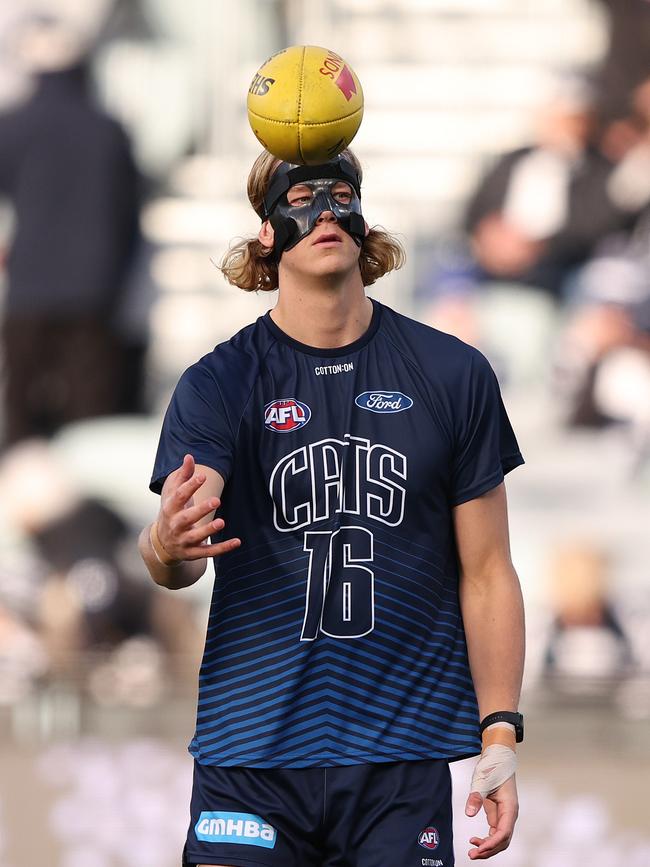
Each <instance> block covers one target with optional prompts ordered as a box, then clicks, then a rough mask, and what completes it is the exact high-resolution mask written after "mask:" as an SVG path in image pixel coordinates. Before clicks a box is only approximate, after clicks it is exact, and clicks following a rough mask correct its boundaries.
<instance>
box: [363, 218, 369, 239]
mask: <svg viewBox="0 0 650 867" xmlns="http://www.w3.org/2000/svg"><path fill="white" fill-rule="evenodd" d="M363 225H364V226H365V227H366V238H367V237H368V235H369V234H370V226H369V225H368V224H367V223H366V221H365V220H364V221H363Z"/></svg>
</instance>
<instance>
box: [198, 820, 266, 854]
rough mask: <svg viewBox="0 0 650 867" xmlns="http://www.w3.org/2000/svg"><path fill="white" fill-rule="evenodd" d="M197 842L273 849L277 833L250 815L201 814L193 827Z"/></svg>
mask: <svg viewBox="0 0 650 867" xmlns="http://www.w3.org/2000/svg"><path fill="white" fill-rule="evenodd" d="M194 833H195V834H196V839H197V840H203V841H204V842H205V843H242V844H243V845H245V846H263V847H264V848H265V849H273V847H274V846H275V840H276V837H277V831H276V830H275V828H274V827H273V825H269V824H268V822H265V821H264V819H261V818H260V817H259V816H254V815H253V814H252V813H221V812H217V813H205V812H204V813H201V815H200V816H199V821H198V822H197V823H196V825H195V826H194Z"/></svg>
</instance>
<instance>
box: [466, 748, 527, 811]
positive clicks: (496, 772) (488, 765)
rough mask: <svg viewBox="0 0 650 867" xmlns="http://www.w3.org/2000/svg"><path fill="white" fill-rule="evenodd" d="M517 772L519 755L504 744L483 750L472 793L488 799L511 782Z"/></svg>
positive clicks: (473, 777)
mask: <svg viewBox="0 0 650 867" xmlns="http://www.w3.org/2000/svg"><path fill="white" fill-rule="evenodd" d="M516 770H517V754H516V753H515V751H514V750H512V749H510V747H506V746H504V745H503V744H492V745H491V746H489V747H486V748H485V749H484V750H483V753H482V755H481V758H480V759H479V760H478V762H477V763H476V767H475V768H474V774H473V776H472V785H471V787H470V792H478V793H479V795H480V796H481V798H486V797H487V796H488V795H491V794H492V793H493V792H496V790H497V789H498V788H499V787H500V786H502V785H503V784H504V783H505V782H506V780H509V779H510V777H512V776H513V775H514V773H515V771H516Z"/></svg>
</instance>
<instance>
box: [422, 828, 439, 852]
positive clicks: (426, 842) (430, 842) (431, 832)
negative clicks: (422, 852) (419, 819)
mask: <svg viewBox="0 0 650 867" xmlns="http://www.w3.org/2000/svg"><path fill="white" fill-rule="evenodd" d="M418 843H419V844H420V846H424V848H425V849H437V848H438V845H439V843H440V835H439V834H438V832H437V830H436V829H435V828H432V827H429V828H425V829H424V831H420V836H419V837H418Z"/></svg>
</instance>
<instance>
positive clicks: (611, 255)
mask: <svg viewBox="0 0 650 867" xmlns="http://www.w3.org/2000/svg"><path fill="white" fill-rule="evenodd" d="M577 286H578V296H577V299H576V303H575V305H574V307H573V309H572V310H571V313H570V316H569V320H568V323H567V326H566V328H565V330H564V333H563V334H562V336H561V338H560V340H559V342H558V345H557V349H556V354H555V359H554V362H553V368H554V380H555V386H556V397H557V398H558V400H559V401H560V403H561V405H562V406H563V412H564V418H565V421H566V423H568V424H569V425H571V426H587V427H598V426H602V425H604V424H608V423H611V422H613V421H616V422H624V423H626V424H627V425H628V426H629V428H630V431H631V449H632V450H631V460H632V464H631V465H636V464H638V463H639V462H640V461H643V460H645V459H647V458H648V457H649V456H650V215H648V217H646V218H644V219H643V220H642V221H641V222H640V223H639V225H638V226H637V228H636V230H635V232H634V233H633V235H632V236H631V238H629V239H628V238H627V237H625V236H621V237H618V238H616V237H612V238H611V239H610V240H609V241H608V242H607V243H606V244H604V245H603V246H602V247H601V249H600V250H599V253H598V255H597V256H595V257H594V258H593V259H592V261H591V262H589V263H588V265H587V266H585V268H584V270H583V272H582V274H581V275H580V279H579V281H578V284H577Z"/></svg>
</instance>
